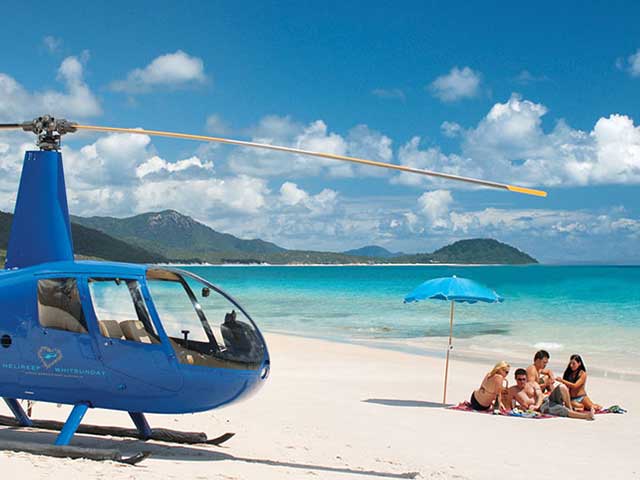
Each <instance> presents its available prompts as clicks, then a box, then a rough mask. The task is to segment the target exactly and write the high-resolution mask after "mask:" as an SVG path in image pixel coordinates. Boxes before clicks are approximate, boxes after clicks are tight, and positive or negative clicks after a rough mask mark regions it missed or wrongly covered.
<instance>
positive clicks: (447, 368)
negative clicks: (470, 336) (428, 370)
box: [442, 300, 455, 405]
mask: <svg viewBox="0 0 640 480" xmlns="http://www.w3.org/2000/svg"><path fill="white" fill-rule="evenodd" d="M454 303H455V302H454V301H453V300H452V301H451V314H450V316H449V346H448V347H447V360H446V362H445V367H444V394H443V395H442V405H444V404H446V403H447V377H448V375H449V352H450V351H451V348H452V347H451V337H452V336H453V304H454Z"/></svg>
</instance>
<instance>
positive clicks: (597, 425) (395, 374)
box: [0, 334, 640, 480]
mask: <svg viewBox="0 0 640 480" xmlns="http://www.w3.org/2000/svg"><path fill="white" fill-rule="evenodd" d="M267 341H268V343H269V347H270V353H271V357H272V372H271V378H270V381H269V382H268V383H267V385H266V386H265V388H263V390H262V391H260V392H259V393H258V394H257V395H256V396H254V397H253V398H251V399H249V400H247V401H245V402H243V403H240V404H237V405H231V406H229V407H227V408H224V409H219V410H214V411H211V412H206V413H200V414H192V415H177V416H169V415H164V416H163V415H149V417H148V418H149V422H150V424H151V426H152V427H153V426H155V427H160V426H164V427H169V428H173V429H181V430H189V431H204V432H206V433H207V434H209V436H216V435H219V434H222V433H224V432H227V431H231V432H235V433H236V436H235V437H234V438H232V439H231V440H229V441H228V442H227V443H226V444H225V445H224V446H223V447H217V448H216V447H208V446H197V445H196V446H184V445H171V444H162V443H157V442H147V443H144V442H140V441H137V440H126V439H116V438H110V437H93V436H88V435H76V437H75V438H74V440H73V442H72V444H73V445H78V446H96V447H108V448H119V449H121V450H122V451H123V452H124V453H126V452H132V451H136V450H150V451H151V452H152V456H151V457H150V458H148V459H147V460H145V461H144V462H142V463H141V464H140V465H138V466H135V467H132V466H126V465H121V464H116V463H113V462H94V461H89V460H68V459H56V458H49V457H43V456H35V455H30V454H26V453H13V452H2V453H0V469H1V471H2V474H3V478H11V479H13V478H21V479H25V480H26V479H35V478H42V479H44V478H47V479H69V478H109V479H110V480H116V479H125V478H127V479H129V478H136V479H138V478H140V479H146V478H171V479H173V478H175V479H178V478H179V479H186V478H197V479H205V478H207V479H208V478H212V479H227V480H228V479H274V480H275V479H285V478H291V479H299V478H321V479H354V480H357V479H363V480H364V479H393V478H427V479H454V478H455V479H496V478H510V479H530V478H538V477H542V478H549V477H551V478H562V479H583V480H584V479H592V478H606V479H607V480H614V479H625V480H627V479H633V478H640V460H639V459H638V457H637V456H636V455H637V448H638V440H639V439H640V433H639V432H640V421H639V417H638V414H637V412H638V411H640V383H637V382H628V381H621V380H614V379H610V378H603V377H594V376H592V377H590V378H589V383H588V388H587V390H588V392H589V394H590V396H591V397H592V398H593V399H594V400H595V401H597V402H600V403H602V404H603V405H606V406H609V405H612V404H619V405H622V406H624V407H625V408H627V409H628V410H629V413H627V414H625V415H614V414H607V415H598V416H597V417H596V420H595V421H593V422H588V421H583V420H569V419H563V418H552V419H543V420H532V419H522V418H513V417H503V416H494V415H486V414H478V413H467V412H460V411H452V410H446V409H443V408H442V407H441V405H440V401H441V400H442V382H443V372H444V362H443V360H442V359H440V358H434V357H426V356H420V355H412V354H408V353H400V352H397V351H391V350H382V349H374V348H368V347H364V346H358V345H350V344H342V343H332V342H327V341H322V340H315V339H308V338H301V337H294V336H286V335H276V334H268V335H267ZM532 353H533V352H532ZM495 360H500V358H496V359H495ZM506 360H509V359H508V358H507V359H506ZM518 366H520V365H514V366H513V367H518ZM522 366H526V365H522ZM490 367H491V365H489V363H486V364H482V363H469V362H465V361H462V360H459V359H456V358H455V356H454V357H453V361H452V363H451V367H450V379H449V394H448V400H449V401H450V402H451V403H454V402H455V403H457V402H459V401H462V400H466V399H468V397H469V394H470V393H471V391H472V390H473V389H474V388H476V387H477V386H478V384H479V382H480V380H481V379H482V376H483V375H484V373H485V372H486V371H488V370H489V369H490ZM511 375H513V372H512V374H511ZM510 383H513V382H512V380H511V379H510ZM68 412H69V407H66V406H65V407H60V408H58V407H56V405H50V404H43V403H38V404H36V406H35V408H34V417H36V418H43V419H44V418H47V419H59V420H64V419H65V418H66V415H67V413H68ZM0 414H3V415H9V411H8V409H7V408H6V407H5V406H4V404H2V405H0ZM85 422H86V423H92V424H105V425H119V426H126V427H129V426H130V420H129V418H128V416H127V414H126V413H124V412H111V411H104V410H91V411H89V412H88V413H87V416H86V417H85ZM54 438H55V435H54V433H53V432H44V431H35V430H29V429H23V430H19V431H17V430H12V429H9V428H6V427H0V439H14V440H22V441H32V442H41V443H42V444H46V443H52V442H53V440H54Z"/></svg>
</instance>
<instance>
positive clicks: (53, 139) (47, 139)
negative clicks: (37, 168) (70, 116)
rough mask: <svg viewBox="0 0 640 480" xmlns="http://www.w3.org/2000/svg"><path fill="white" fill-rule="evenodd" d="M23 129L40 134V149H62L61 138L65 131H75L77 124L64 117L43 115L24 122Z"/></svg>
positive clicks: (38, 143)
mask: <svg viewBox="0 0 640 480" xmlns="http://www.w3.org/2000/svg"><path fill="white" fill-rule="evenodd" d="M21 126H22V129H23V130H24V131H25V132H33V133H35V134H36V135H37V136H38V142H37V145H38V147H40V150H60V139H61V138H62V135H64V134H65V133H71V132H75V131H76V130H77V129H76V124H75V123H72V122H70V121H68V120H65V119H63V118H54V117H52V116H51V115H43V116H42V117H38V118H35V119H33V120H32V121H30V122H24V123H23V124H22V125H21Z"/></svg>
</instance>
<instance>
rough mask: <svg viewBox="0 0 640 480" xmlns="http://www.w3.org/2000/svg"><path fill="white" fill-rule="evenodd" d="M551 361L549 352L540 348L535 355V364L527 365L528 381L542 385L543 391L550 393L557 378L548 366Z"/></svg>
mask: <svg viewBox="0 0 640 480" xmlns="http://www.w3.org/2000/svg"><path fill="white" fill-rule="evenodd" d="M548 363H549V352H547V351H546V350H538V351H537V352H536V354H535V355H534V357H533V364H531V365H529V366H528V367H527V381H528V382H536V383H538V385H540V388H541V389H542V393H547V394H548V393H550V392H551V391H552V390H553V384H554V383H555V381H556V378H555V376H554V374H553V372H552V371H551V370H550V369H548V368H547V364H548Z"/></svg>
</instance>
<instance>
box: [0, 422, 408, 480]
mask: <svg viewBox="0 0 640 480" xmlns="http://www.w3.org/2000/svg"><path fill="white" fill-rule="evenodd" d="M56 436H57V434H56V433H55V432H43V431H41V430H31V429H24V428H14V427H12V428H2V429H0V440H5V441H16V442H31V443H39V444H42V445H43V446H44V445H53V442H54V441H55V439H56ZM72 445H73V446H76V447H85V448H99V449H116V450H119V451H120V452H121V453H122V454H123V455H133V454H135V453H137V452H143V451H144V452H149V453H150V454H151V458H156V459H157V458H161V459H165V460H186V461H207V462H209V461H223V460H229V461H236V462H246V463H253V464H259V465H268V466H273V467H284V468H295V469H301V470H309V471H318V472H335V473H345V474H353V475H369V476H375V477H381V478H416V477H417V476H418V472H402V473H393V472H379V471H375V470H359V469H353V468H348V467H332V466H326V465H313V464H307V463H295V462H285V461H278V460H272V459H262V458H246V457H239V456H234V455H231V454H229V453H226V452H223V451H220V450H221V449H222V448H224V447H217V448H216V447H209V446H204V445H202V446H193V445H192V446H184V445H177V444H170V443H166V444H165V443H157V442H153V441H149V442H143V441H141V440H123V439H115V438H111V437H95V436H90V435H82V434H77V435H76V436H74V437H73V441H72ZM213 448H216V450H213ZM131 468H136V467H131Z"/></svg>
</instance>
